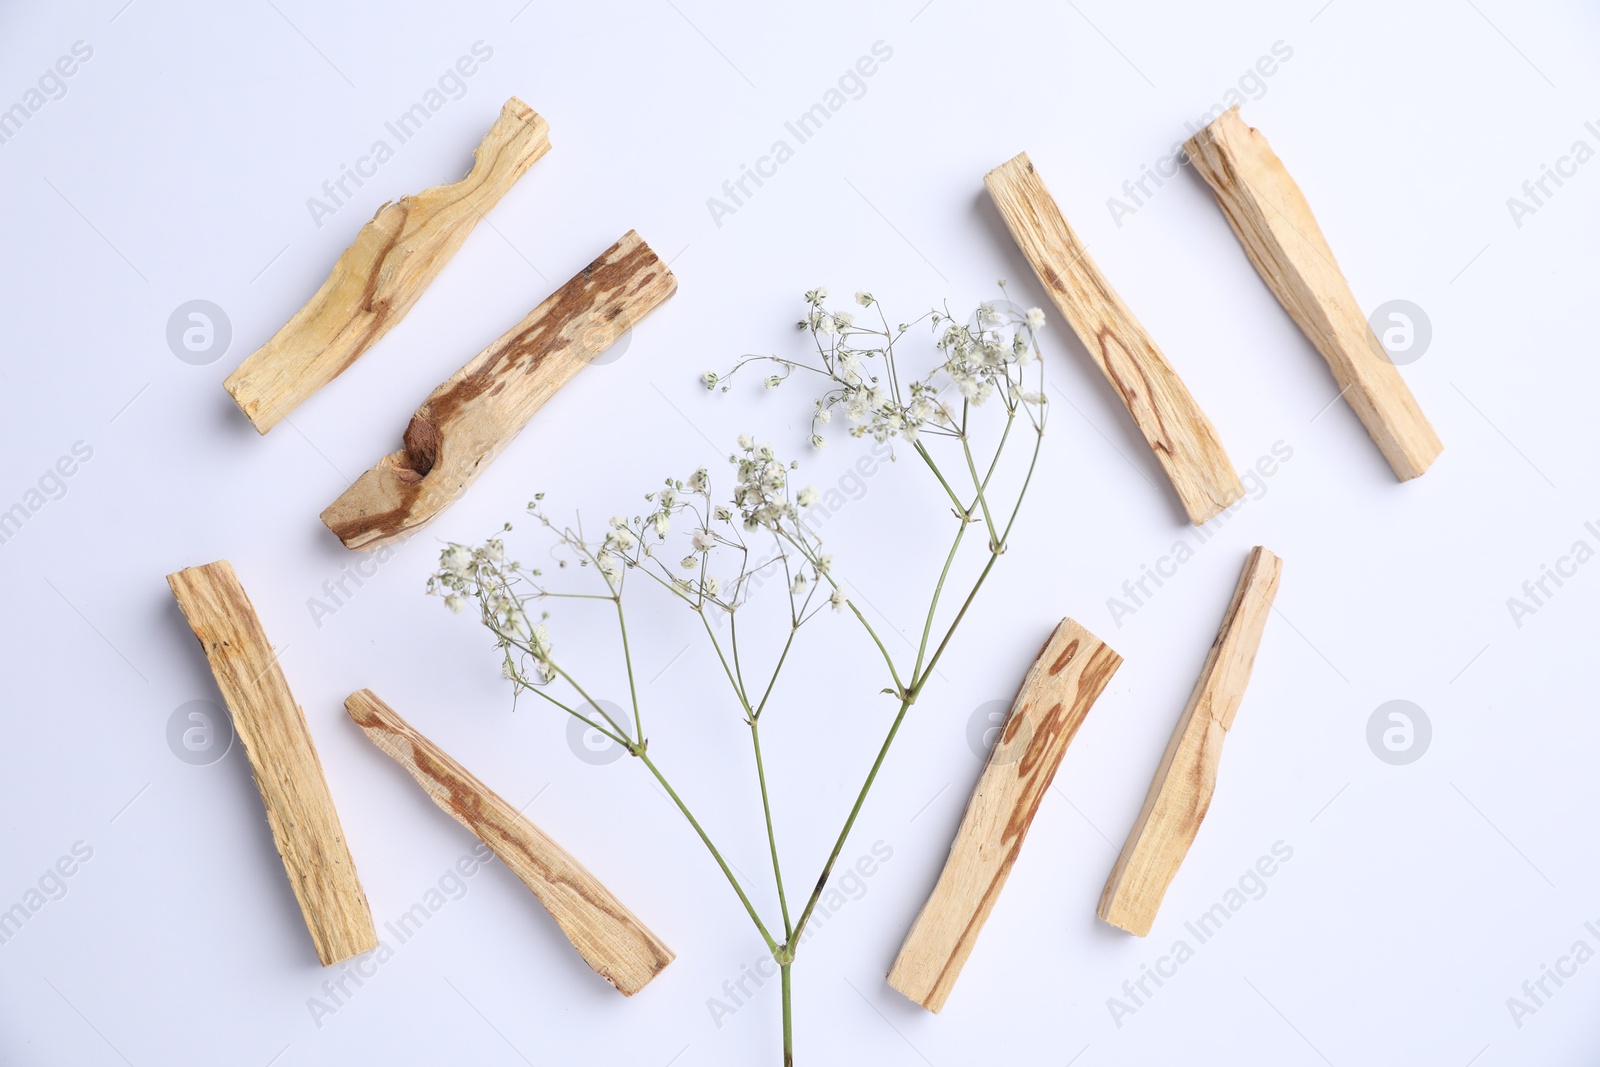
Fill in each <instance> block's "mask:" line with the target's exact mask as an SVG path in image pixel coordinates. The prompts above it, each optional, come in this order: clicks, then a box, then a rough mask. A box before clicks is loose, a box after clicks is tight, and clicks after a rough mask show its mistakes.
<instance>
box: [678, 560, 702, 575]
mask: <svg viewBox="0 0 1600 1067" xmlns="http://www.w3.org/2000/svg"><path fill="white" fill-rule="evenodd" d="M678 566H680V567H682V568H683V569H684V570H686V571H692V570H694V569H695V568H696V567H698V566H700V561H699V560H698V559H696V558H695V557H693V556H684V557H683V558H682V559H680V560H679V561H678Z"/></svg>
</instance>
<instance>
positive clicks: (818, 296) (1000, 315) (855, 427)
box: [701, 282, 1044, 448]
mask: <svg viewBox="0 0 1600 1067" xmlns="http://www.w3.org/2000/svg"><path fill="white" fill-rule="evenodd" d="M1001 285H1002V287H1003V286H1004V283H1003V282H1002V283H1001ZM827 299H828V290H827V289H826V288H823V287H818V288H816V289H812V290H810V291H809V292H807V293H806V294H805V303H806V314H805V317H804V318H803V319H801V320H800V322H799V323H798V325H799V327H800V329H801V330H805V331H808V332H809V333H810V334H811V336H812V338H813V340H814V342H815V345H816V350H817V355H818V357H819V362H818V363H811V362H807V361H801V360H792V359H785V358H783V357H779V356H749V357H746V358H745V359H743V360H740V361H739V363H738V364H737V365H735V367H734V368H733V370H732V371H730V372H729V373H727V374H718V373H717V372H715V371H707V372H706V373H705V374H704V375H702V376H701V381H702V382H704V383H705V385H706V387H707V388H712V389H714V388H716V387H718V386H719V385H720V386H721V387H722V389H723V390H724V391H726V390H727V389H728V388H730V385H729V383H730V382H731V380H732V378H733V376H734V375H735V374H736V373H737V372H738V371H739V369H740V368H741V367H743V366H744V364H745V363H748V362H751V361H754V360H763V361H768V362H771V363H774V364H776V365H777V367H778V373H775V374H771V375H769V376H767V377H766V378H764V379H763V380H762V381H763V385H765V386H766V388H768V389H775V388H777V387H778V386H780V385H782V384H783V383H784V382H785V381H786V380H787V379H788V378H789V377H790V376H791V375H792V374H793V373H794V372H795V371H797V370H799V371H811V372H814V373H816V374H818V375H820V376H821V377H823V378H824V379H826V385H825V386H824V392H823V394H822V396H820V397H819V398H818V399H817V401H816V404H815V407H814V408H813V411H812V417H811V444H812V445H813V446H815V447H817V448H821V447H823V445H824V444H825V442H826V438H825V437H824V436H823V434H822V428H823V427H824V426H826V425H828V423H830V422H831V421H832V420H833V414H834V411H835V409H838V410H840V411H842V412H843V414H844V417H845V419H846V420H847V421H848V422H849V423H850V429H849V433H850V434H851V435H852V436H855V437H870V438H872V439H873V440H875V441H889V440H901V441H905V442H907V443H909V444H912V445H916V444H918V442H919V441H920V440H921V438H922V436H923V435H924V434H929V433H931V434H940V435H944V436H948V437H959V436H961V435H962V434H963V433H964V430H963V426H964V421H963V413H964V410H965V408H966V407H968V406H973V407H976V406H979V405H982V404H984V403H985V402H987V401H988V400H989V399H990V398H992V397H995V396H997V395H998V396H999V397H1000V398H1001V401H1002V402H1003V403H1004V404H1005V405H1006V407H1007V409H1008V410H1009V411H1011V412H1012V413H1015V411H1016V409H1017V407H1018V405H1032V406H1039V405H1042V404H1043V403H1044V394H1043V390H1042V387H1041V388H1035V389H1027V388H1025V387H1024V385H1023V376H1022V372H1023V370H1024V369H1025V368H1027V367H1029V366H1030V365H1032V364H1034V363H1035V362H1037V360H1038V356H1039V351H1038V345H1037V340H1036V334H1037V332H1038V331H1039V330H1040V329H1041V328H1042V327H1043V325H1044V312H1043V311H1041V310H1039V309H1038V308H1030V309H1028V310H1027V311H1026V312H1021V313H1019V312H1017V311H1015V310H1012V309H1011V308H1010V305H1009V304H1008V305H1005V308H1004V309H1002V307H1001V306H1000V305H997V304H994V303H984V304H981V305H979V307H978V310H977V312H976V313H974V315H973V316H972V321H971V323H970V324H963V323H961V322H959V321H957V320H956V319H955V318H953V317H952V316H951V315H950V314H949V313H948V311H944V312H941V311H937V310H935V311H931V312H929V313H928V314H927V315H925V316H923V318H925V319H927V320H928V321H929V323H930V324H931V326H932V328H933V331H934V335H935V340H934V347H935V349H936V350H937V351H938V353H939V354H940V355H941V356H942V357H943V362H942V363H941V364H940V365H939V366H937V367H935V368H934V369H933V370H932V371H931V372H929V373H927V374H925V375H924V376H922V377H906V376H904V375H903V374H902V373H901V369H900V367H899V365H898V362H897V358H896V351H895V346H896V345H897V344H899V343H900V342H901V340H902V338H903V337H904V336H905V334H906V333H907V332H908V331H909V330H910V329H911V328H912V326H913V325H915V323H910V324H906V323H902V324H901V325H900V326H899V327H898V328H891V327H890V326H889V323H888V320H887V319H886V318H884V315H883V312H882V310H881V308H879V306H878V301H877V299H876V298H875V297H874V296H873V295H872V294H871V293H869V292H865V291H861V292H857V293H856V295H855V302H856V303H857V304H858V305H860V306H861V307H863V308H870V309H874V310H876V311H877V318H878V320H879V321H878V324H877V325H865V324H858V323H857V322H856V318H855V315H854V314H853V313H852V312H849V311H842V310H837V309H832V308H830V307H829V306H828V304H827ZM917 321H918V322H920V321H922V320H921V319H919V320H917ZM947 397H948V399H947ZM1034 421H1035V423H1037V419H1035V420H1034Z"/></svg>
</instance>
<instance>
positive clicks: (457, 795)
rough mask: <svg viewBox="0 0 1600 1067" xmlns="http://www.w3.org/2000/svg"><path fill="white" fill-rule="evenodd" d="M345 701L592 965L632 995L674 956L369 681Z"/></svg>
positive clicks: (360, 722)
mask: <svg viewBox="0 0 1600 1067" xmlns="http://www.w3.org/2000/svg"><path fill="white" fill-rule="evenodd" d="M344 706H345V709H346V710H347V711H349V712H350V717H351V718H352V719H354V720H355V722H356V725H357V726H359V727H361V729H362V730H363V731H364V732H365V733H366V735H367V737H368V738H370V739H371V740H372V743H373V744H375V745H377V746H378V747H379V748H381V749H383V751H384V752H386V753H388V754H389V755H390V756H391V757H393V759H394V760H395V762H396V763H398V764H400V766H402V767H404V768H405V769H406V770H407V771H410V772H411V777H413V778H415V779H416V780H417V784H419V785H421V786H422V788H423V789H425V790H427V792H428V796H430V797H432V798H433V802H434V803H435V804H437V805H439V807H441V808H443V809H444V810H445V811H446V812H448V813H449V814H450V816H451V817H452V818H454V819H455V820H456V822H458V823H460V824H461V825H462V826H465V827H466V828H467V829H468V830H471V831H472V832H473V833H474V834H477V835H478V837H479V838H480V839H481V840H482V841H483V843H484V844H486V845H488V846H489V848H490V849H491V850H493V852H494V854H495V855H496V856H498V857H500V860H501V862H502V863H504V864H505V865H506V866H507V867H509V868H510V869H511V872H512V873H513V874H515V875H516V876H517V877H518V878H520V879H522V881H523V884H525V885H526V886H527V887H528V888H529V889H531V890H533V895H534V896H536V897H538V898H539V902H540V903H541V904H543V905H544V906H545V908H546V909H548V910H549V912H550V915H551V917H552V918H553V919H555V921H556V924H557V925H558V926H560V927H561V932H562V933H564V934H566V935H567V939H568V940H569V941H571V942H572V944H573V946H574V947H575V948H577V950H578V952H579V954H580V955H582V956H583V958H584V961H585V962H586V963H588V964H589V966H590V967H593V968H594V969H595V972H596V973H597V974H599V975H600V977H602V978H604V979H605V980H606V981H608V982H610V983H611V984H612V985H614V986H616V987H617V988H618V989H619V990H621V991H622V993H623V995H625V996H630V997H631V996H633V994H635V993H637V992H638V991H639V990H641V989H643V988H644V987H645V985H646V984H647V983H648V982H649V981H650V979H652V978H654V977H655V976H656V975H658V974H660V973H661V970H662V968H664V967H665V966H666V965H667V964H669V963H671V962H672V959H673V954H672V950H671V949H669V948H668V947H667V946H666V945H664V944H662V943H661V940H660V939H659V938H658V937H656V935H655V934H653V933H651V932H650V931H649V929H647V928H646V927H645V925H644V923H642V922H640V921H639V920H638V919H637V918H635V917H634V914H633V912H631V911H629V910H628V909H627V908H625V907H623V905H622V902H621V901H620V900H618V899H617V898H616V897H614V896H612V895H611V891H610V890H609V889H607V888H606V887H605V886H603V885H601V884H600V882H599V881H598V880H597V879H596V878H595V876H594V875H592V874H590V873H589V872H588V871H587V870H585V869H584V867H583V864H581V863H579V862H578V861H577V860H575V859H573V858H572V857H571V856H570V855H568V854H567V853H566V851H565V850H564V849H562V847H561V846H560V845H558V844H556V843H555V842H554V841H552V840H550V838H548V837H546V836H545V833H544V831H543V830H540V829H539V828H538V827H537V826H535V825H533V823H531V822H529V821H528V820H527V819H525V818H523V817H522V815H521V814H520V813H519V812H518V811H517V809H516V808H513V807H512V806H511V805H510V804H508V803H506V801H505V800H503V799H501V797H500V796H499V795H498V794H496V793H495V792H494V791H493V790H491V789H490V788H489V787H488V786H486V785H484V784H483V783H482V782H480V781H479V780H478V779H477V778H475V777H473V775H472V774H471V773H470V772H469V771H468V770H467V769H466V768H465V767H463V766H461V764H459V763H457V762H456V761H455V760H453V759H451V758H450V757H449V756H447V755H445V753H444V752H443V751H442V750H441V749H440V748H439V747H438V746H437V745H435V744H434V743H433V742H432V741H429V740H428V739H427V738H426V737H423V736H422V735H421V734H419V733H417V731H416V730H414V729H413V728H412V727H411V725H410V724H409V723H407V722H406V721H405V720H404V719H402V718H401V717H400V716H399V714H398V713H396V712H395V710H394V709H393V708H391V707H389V705H387V704H385V703H384V702H383V701H381V700H379V699H378V697H377V695H376V694H374V693H373V692H372V690H370V689H363V690H361V691H360V692H356V693H351V694H350V696H349V698H348V699H347V700H345V702H344Z"/></svg>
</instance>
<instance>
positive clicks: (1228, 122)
mask: <svg viewBox="0 0 1600 1067" xmlns="http://www.w3.org/2000/svg"><path fill="white" fill-rule="evenodd" d="M1184 148H1185V150H1186V151H1187V152H1188V153H1189V159H1190V160H1191V161H1193V163H1194V167H1195V170H1197V171H1199V172H1200V175H1201V176H1202V177H1203V178H1205V180H1206V182H1207V184H1209V185H1210V186H1211V191H1212V192H1213V193H1215V194H1216V197H1217V203H1218V204H1219V205H1221V207H1222V213H1223V215H1224V216H1225V217H1226V218H1227V220H1228V225H1229V226H1231V227H1232V228H1233V232H1234V234H1235V235H1236V236H1237V237H1238V238H1239V243H1240V244H1242V245H1244V250H1245V254H1246V255H1248V256H1249V257H1250V262H1251V263H1253V264H1255V268H1256V271H1257V272H1258V273H1259V274H1260V275H1261V277H1262V279H1263V280H1264V281H1265V282H1266V283H1267V286H1268V288H1270V289H1271V290H1272V292H1273V294H1274V295H1276V296H1277V298H1278V302H1279V303H1280V304H1282V305H1283V307H1284V310H1286V311H1287V312H1288V313H1289V316H1290V318H1292V319H1294V321H1295V324H1296V325H1297V326H1299V327H1300V330H1301V332H1302V333H1304V334H1305V335H1306V337H1307V338H1309V339H1310V341H1311V343H1312V344H1314V345H1316V347H1317V351H1318V352H1321V353H1322V358H1323V359H1325V360H1327V362H1328V366H1329V368H1331V369H1332V371H1333V378H1334V381H1335V382H1337V383H1338V385H1339V389H1340V391H1341V393H1342V395H1343V396H1344V397H1345V399H1346V400H1348V401H1349V402H1350V406H1351V407H1352V408H1354V409H1355V413H1356V415H1357V416H1358V417H1359V418H1360V419H1361V423H1362V425H1364V426H1365V427H1366V428H1367V433H1368V434H1370V435H1371V436H1372V439H1373V440H1374V441H1375V442H1377V445H1378V448H1379V449H1380V450H1381V451H1382V452H1383V456H1384V458H1385V459H1386V460H1388V461H1389V466H1390V467H1391V468H1392V469H1393V470H1394V473H1395V476H1396V477H1397V478H1399V479H1400V480H1401V481H1408V480H1410V479H1412V478H1415V477H1417V476H1418V475H1420V474H1422V473H1423V472H1424V471H1426V470H1427V469H1428V467H1429V465H1430V464H1432V463H1433V461H1434V460H1435V459H1436V458H1438V455H1439V453H1440V452H1442V451H1443V450H1444V445H1443V444H1441V443H1440V441H1439V435H1438V434H1436V433H1434V430H1433V426H1432V425H1431V424H1429V422H1428V420H1427V417H1426V416H1424V415H1423V414H1422V409H1421V408H1419V407H1418V406H1417V401H1416V398H1415V397H1413V396H1412V395H1411V390H1410V389H1408V388H1407V387H1406V383H1405V379H1404V378H1402V377H1401V376H1400V371H1399V370H1398V369H1396V368H1395V365H1394V363H1393V362H1392V361H1391V360H1390V359H1389V357H1388V354H1387V353H1385V352H1384V350H1383V346H1382V345H1381V344H1379V342H1378V339H1377V338H1376V337H1374V336H1373V333H1372V327H1371V326H1369V325H1368V324H1367V317H1366V316H1365V315H1363V314H1362V312H1361V305H1359V304H1358V303H1356V298H1355V295H1354V294H1353V293H1352V292H1351V291H1350V284H1349V282H1347V281H1346V280H1345V277H1344V274H1343V273H1342V272H1340V270H1339V264H1338V263H1337V262H1336V261H1335V260H1334V258H1333V250H1332V249H1331V248H1329V247H1328V241H1327V238H1325V237H1323V235H1322V229H1321V227H1319V226H1318V225H1317V220H1316V217H1315V216H1313V215H1312V214H1311V206H1310V205H1309V204H1307V203H1306V198H1305V196H1304V195H1303V194H1302V193H1301V192H1300V187H1299V186H1298V185H1296V184H1295V181H1294V179H1293V178H1291V177H1290V176H1289V172H1288V171H1287V170H1286V169H1284V166H1283V163H1282V162H1281V161H1279V159H1278V157H1277V155H1276V154H1275V153H1274V152H1273V151H1272V147H1271V146H1270V145H1268V144H1267V139H1266V138H1265V137H1263V136H1262V135H1261V132H1260V131H1259V130H1257V129H1255V128H1254V127H1252V126H1247V125H1245V123H1244V120H1243V119H1241V118H1240V117H1239V108H1238V106H1237V105H1235V106H1234V107H1231V108H1229V109H1228V110H1227V111H1226V112H1224V113H1223V114H1222V116H1221V117H1220V118H1217V119H1216V120H1215V121H1213V122H1212V123H1211V124H1210V125H1209V126H1207V127H1206V128H1205V129H1203V130H1201V131H1200V132H1199V133H1197V134H1195V135H1194V136H1193V137H1191V138H1190V139H1189V140H1188V142H1187V143H1186V144H1185V145H1184Z"/></svg>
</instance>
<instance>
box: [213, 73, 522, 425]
mask: <svg viewBox="0 0 1600 1067" xmlns="http://www.w3.org/2000/svg"><path fill="white" fill-rule="evenodd" d="M549 150H550V127H549V126H548V125H546V124H545V121H544V119H542V118H540V117H539V116H538V115H537V114H535V113H534V111H533V109H532V108H530V107H529V106H528V105H527V104H524V103H523V102H522V101H521V100H518V99H517V98H516V97H512V98H511V99H510V100H507V101H506V103H505V106H504V107H503V108H501V109H500V117H499V118H498V119H496V120H495V123H494V125H493V126H491V127H490V128H489V132H488V134H486V135H485V136H484V138H483V142H482V143H481V144H479V145H478V148H477V151H476V152H475V153H473V164H472V170H471V171H470V172H469V173H468V174H467V176H466V177H465V178H462V179H461V180H460V181H458V182H453V183H451V184H449V185H436V186H434V187H433V188H432V189H428V190H425V191H424V192H421V193H417V194H416V195H415V196H407V197H403V198H401V199H400V200H398V201H394V202H391V203H387V204H384V205H383V206H382V207H380V208H379V209H378V213H377V214H376V215H374V216H373V217H372V221H370V222H368V223H367V224H366V225H365V226H363V227H362V228H361V232H360V233H358V234H356V239H355V241H354V243H352V244H351V245H350V247H349V248H347V249H345V250H344V254H343V255H341V256H340V257H339V259H338V262H336V263H334V265H333V272H332V273H331V274H329V275H328V279H327V281H325V282H323V283H322V288H320V289H318V290H317V292H316V294H315V295H314V296H312V298H311V299H310V300H309V301H307V302H306V305H305V306H304V307H302V308H301V309H300V310H299V311H297V312H296V313H295V315H294V317H293V318H291V319H290V320H289V321H288V323H286V324H285V325H284V327H283V328H282V329H280V330H279V331H278V332H277V333H276V334H274V335H273V336H272V339H271V340H269V341H268V342H267V343H266V344H264V345H262V346H261V347H260V348H258V349H256V351H255V352H254V353H252V354H251V355H250V357H249V358H248V359H246V360H245V361H244V362H243V363H241V364H239V367H238V369H236V370H235V371H234V372H233V373H232V374H230V375H228V377H227V380H226V381H224V382H223V386H224V387H225V388H226V389H227V390H228V395H230V396H232V397H233V400H234V403H236V404H238V405H239V409H240V410H241V411H243V412H244V413H245V416H246V417H247V418H249V420H250V422H251V424H252V425H253V426H255V428H256V430H257V431H258V432H260V433H266V432H267V431H268V430H270V429H272V428H273V427H274V426H276V425H277V424H278V422H279V421H280V420H281V419H282V418H283V417H284V416H285V415H288V414H289V413H290V412H292V411H293V410H294V409H295V408H297V407H299V406H300V405H301V404H303V403H304V402H305V401H306V400H307V399H309V398H310V397H311V395H312V394H313V393H315V392H316V391H317V390H318V389H321V388H322V387H323V386H324V385H327V384H328V383H329V382H331V381H333V379H334V378H336V377H338V376H339V375H340V374H342V373H343V372H344V371H345V369H346V368H348V367H349V366H350V365H351V364H352V363H354V362H355V361H356V360H357V359H360V358H361V356H362V354H363V353H365V352H366V351H367V349H369V348H371V347H372V346H373V345H375V344H377V343H378V340H379V339H380V338H381V337H383V335H384V334H386V333H388V332H389V330H390V329H391V328H392V327H394V326H395V325H396V324H397V323H398V322H399V321H400V320H401V319H403V318H405V317H406V313H407V312H408V311H410V310H411V307H412V305H413V304H415V303H416V302H417V298H418V297H420V296H421V295H422V293H423V290H425V289H427V288H428V286H429V285H430V284H431V283H432V282H433V279H434V278H436V277H438V275H439V272H440V271H441V270H443V269H444V265H445V264H446V263H448V262H450V258H451V257H452V256H454V255H455V254H456V250H457V249H459V248H460V247H461V244H462V242H464V241H465V240H466V239H467V235H468V234H470V233H471V232H472V228H473V227H474V226H476V225H477V224H478V219H480V218H482V217H483V214H484V212H486V211H488V210H489V209H490V208H492V207H494V206H495V204H497V203H499V201H500V198H501V197H502V196H504V195H505V194H506V191H507V190H509V189H510V188H511V187H512V186H513V185H515V184H516V181H517V179H518V178H520V177H522V175H523V174H524V173H525V172H526V171H527V169H528V168H529V167H531V166H533V164H534V162H535V161H536V160H538V159H539V157H540V156H542V155H544V154H545V153H546V152H548V151H549Z"/></svg>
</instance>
